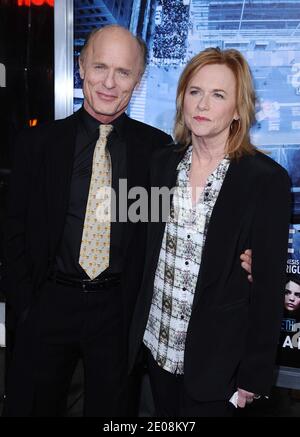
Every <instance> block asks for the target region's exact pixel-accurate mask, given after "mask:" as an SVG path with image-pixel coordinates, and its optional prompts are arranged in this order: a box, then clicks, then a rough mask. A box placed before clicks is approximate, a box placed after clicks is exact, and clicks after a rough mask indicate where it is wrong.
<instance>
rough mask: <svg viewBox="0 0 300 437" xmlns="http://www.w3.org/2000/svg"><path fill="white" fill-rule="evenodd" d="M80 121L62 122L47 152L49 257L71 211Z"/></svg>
mask: <svg viewBox="0 0 300 437" xmlns="http://www.w3.org/2000/svg"><path fill="white" fill-rule="evenodd" d="M77 117H78V115H77V114H75V115H73V116H71V117H68V118H67V119H66V120H64V121H61V122H60V124H59V125H58V126H57V128H56V130H55V131H54V133H53V135H52V137H51V138H50V140H49V141H51V144H50V145H49V147H48V148H47V152H46V180H47V199H48V217H49V232H50V238H49V246H50V256H53V255H54V254H55V252H56V249H57V245H58V243H59V239H60V236H61V233H62V231H63V225H64V221H65V215H66V212H67V208H68V199H69V192H70V183H71V176H72V167H73V155H74V148H75V142H76V133H77Z"/></svg>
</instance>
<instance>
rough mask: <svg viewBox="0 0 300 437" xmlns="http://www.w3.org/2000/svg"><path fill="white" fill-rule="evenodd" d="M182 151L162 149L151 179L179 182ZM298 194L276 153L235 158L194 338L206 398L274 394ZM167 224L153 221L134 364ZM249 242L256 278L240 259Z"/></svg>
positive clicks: (193, 359) (214, 224) (214, 228)
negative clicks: (245, 392)
mask: <svg viewBox="0 0 300 437" xmlns="http://www.w3.org/2000/svg"><path fill="white" fill-rule="evenodd" d="M177 149H178V147H177ZM182 156H183V152H178V151H177V150H176V147H175V148H174V146H173V147H171V146H167V147H165V148H163V149H162V150H160V151H158V152H157V153H155V156H154V158H153V162H152V165H151V173H150V174H151V185H152V186H158V187H163V186H167V187H169V188H171V187H174V186H175V185H176V176H177V172H176V168H177V165H178V163H179V161H180V160H181V158H182ZM290 198H291V196H290V180H289V177H288V174H287V172H286V171H285V170H284V169H283V168H282V167H281V166H280V165H279V164H277V163H276V162H275V161H273V160H272V159H271V158H269V157H268V156H266V155H264V154H262V153H260V152H256V153H255V154H254V155H247V156H244V157H242V158H240V159H239V160H232V161H231V163H230V165H229V168H228V171H227V174H226V177H225V180H224V183H223V185H222V188H221V191H220V193H219V196H218V198H217V201H216V203H215V207H214V209H213V212H212V215H211V219H210V223H209V227H208V232H207V237H206V242H205V247H204V250H203V254H202V261H201V267H200V272H199V276H198V281H197V286H196V290H195V296H194V302H193V308H192V314H191V319H190V322H189V326H188V332H187V338H186V347H185V364H184V384H185V389H186V391H187V393H188V394H189V395H190V396H191V397H192V398H194V399H196V400H198V401H210V400H218V399H228V398H229V397H230V396H231V395H232V394H233V392H234V391H235V389H236V388H237V387H239V388H243V389H245V390H249V391H251V392H254V393H260V394H263V395H267V394H268V393H269V390H270V387H271V386H272V382H273V365H274V361H275V355H276V349H277V343H278V338H279V331H280V322H281V317H282V310H283V297H284V293H283V291H284V286H285V269H286V258H287V244H288V228H289V221H290ZM164 230H165V223H162V222H161V221H160V222H158V223H150V224H149V225H148V236H147V251H146V261H145V269H144V275H143V281H142V286H141V290H140V294H139V297H138V300H137V304H136V308H135V312H134V317H133V321H132V325H131V332H130V345H129V360H130V361H129V367H130V369H132V368H133V366H134V363H135V361H136V359H137V356H138V353H139V350H140V347H141V344H142V339H143V334H144V330H145V327H146V324H147V319H148V315H149V310H150V305H151V299H152V293H153V283H154V277H155V270H156V266H157V262H158V258H159V253H160V248H161V245H162V239H163V235H164ZM248 248H251V249H252V251H253V262H252V272H253V278H254V279H253V283H252V284H251V283H250V282H249V281H248V280H247V275H246V273H245V271H244V270H243V269H242V268H241V265H240V263H241V262H240V254H241V253H243V252H244V250H245V249H248Z"/></svg>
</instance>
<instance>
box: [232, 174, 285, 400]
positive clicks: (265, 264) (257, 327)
mask: <svg viewBox="0 0 300 437" xmlns="http://www.w3.org/2000/svg"><path fill="white" fill-rule="evenodd" d="M276 170H277V171H274V172H273V174H272V175H271V176H269V177H268V181H267V182H266V183H265V186H264V187H262V189H261V191H260V193H259V197H258V201H257V207H256V212H255V216H254V222H253V228H252V237H251V249H252V257H253V259H252V274H253V284H252V287H251V298H250V306H249V318H248V321H249V322H248V332H247V340H246V344H245V349H244V355H243V359H242V362H241V364H240V367H239V373H238V381H237V385H238V387H239V388H242V389H245V390H248V391H251V392H254V393H259V394H261V395H268V394H269V391H270V389H271V386H272V384H273V372H274V364H275V358H276V351H277V347H278V340H279V334H280V325H281V319H282V313H283V299H284V293H283V290H284V287H285V272H286V260H287V245H288V229H289V223H290V214H291V209H290V203H291V193H290V180H289V177H288V175H287V173H286V172H285V170H283V169H281V168H279V169H278V168H276Z"/></svg>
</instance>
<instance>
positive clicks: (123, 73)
mask: <svg viewBox="0 0 300 437" xmlns="http://www.w3.org/2000/svg"><path fill="white" fill-rule="evenodd" d="M119 73H120V75H121V76H124V77H128V76H129V71H126V70H120V71H119Z"/></svg>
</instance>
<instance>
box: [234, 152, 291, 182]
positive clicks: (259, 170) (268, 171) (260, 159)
mask: <svg viewBox="0 0 300 437" xmlns="http://www.w3.org/2000/svg"><path fill="white" fill-rule="evenodd" d="M242 160H243V162H244V165H246V166H249V167H251V168H253V171H255V173H256V174H257V175H259V174H263V175H266V176H270V177H272V176H275V177H276V175H278V176H279V177H284V178H286V177H289V176H288V173H287V171H286V169H285V168H284V167H282V165H280V164H278V162H276V161H274V159H272V158H271V157H270V156H268V154H267V153H266V152H262V151H260V150H258V149H256V150H255V152H254V153H253V154H251V155H245V156H243V158H242Z"/></svg>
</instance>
